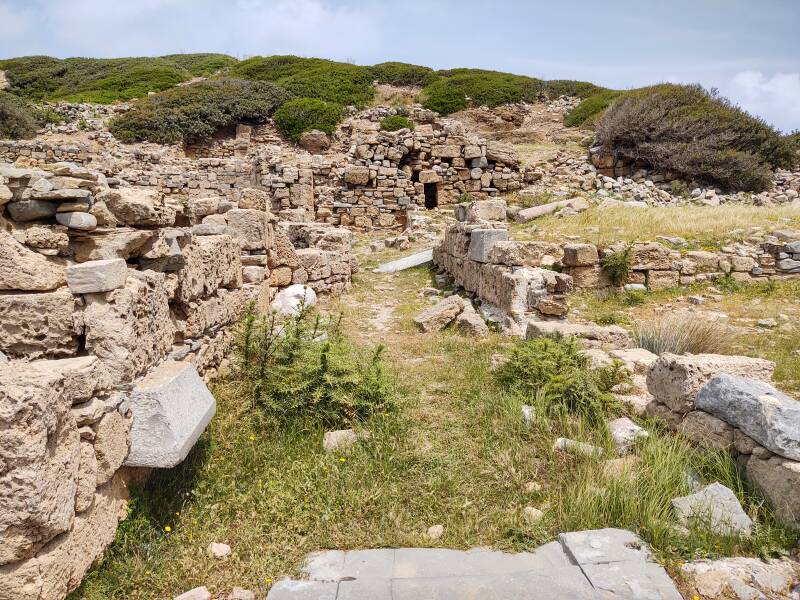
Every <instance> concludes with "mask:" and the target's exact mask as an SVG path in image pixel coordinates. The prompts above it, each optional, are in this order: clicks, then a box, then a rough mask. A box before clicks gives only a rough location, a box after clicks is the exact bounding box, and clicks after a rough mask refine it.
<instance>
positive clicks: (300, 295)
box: [271, 284, 317, 316]
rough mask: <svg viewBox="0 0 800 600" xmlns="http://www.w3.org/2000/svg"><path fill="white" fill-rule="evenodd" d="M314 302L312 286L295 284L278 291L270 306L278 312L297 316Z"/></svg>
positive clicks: (315, 296) (315, 295)
mask: <svg viewBox="0 0 800 600" xmlns="http://www.w3.org/2000/svg"><path fill="white" fill-rule="evenodd" d="M316 303H317V294H316V293H315V292H314V290H313V289H312V288H310V287H308V286H305V285H302V284H295V285H290V286H289V287H287V288H286V289H284V290H281V291H280V292H278V293H277V294H276V295H275V299H274V300H273V301H272V305H271V307H272V310H274V311H276V312H277V313H278V314H281V315H288V316H297V315H299V314H300V312H301V311H302V310H304V309H306V308H309V307H311V306H314V305H315V304H316Z"/></svg>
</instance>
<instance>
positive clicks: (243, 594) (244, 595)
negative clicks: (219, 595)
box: [228, 587, 256, 600]
mask: <svg viewBox="0 0 800 600" xmlns="http://www.w3.org/2000/svg"><path fill="white" fill-rule="evenodd" d="M228 600H256V595H255V593H254V592H251V591H250V590H246V589H244V588H240V587H235V588H233V591H231V595H230V596H228Z"/></svg>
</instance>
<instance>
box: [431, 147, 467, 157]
mask: <svg viewBox="0 0 800 600" xmlns="http://www.w3.org/2000/svg"><path fill="white" fill-rule="evenodd" d="M431 156H433V157H434V158H458V157H460V156H461V147H460V146H458V145H456V144H439V145H437V146H433V147H431Z"/></svg>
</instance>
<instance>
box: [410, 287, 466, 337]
mask: <svg viewBox="0 0 800 600" xmlns="http://www.w3.org/2000/svg"><path fill="white" fill-rule="evenodd" d="M463 310H464V300H463V299H461V297H459V296H448V297H447V298H444V299H443V300H440V301H439V302H438V303H437V304H436V305H435V306H432V307H431V308H429V309H427V310H424V311H422V312H421V313H420V314H418V315H417V316H416V317H414V323H415V324H416V326H417V327H419V328H420V330H422V331H424V332H425V333H429V332H432V331H439V330H441V329H444V328H445V327H447V326H448V325H449V324H450V323H451V322H452V321H453V320H454V319H455V318H456V317H457V316H458V315H459V314H461V311H463Z"/></svg>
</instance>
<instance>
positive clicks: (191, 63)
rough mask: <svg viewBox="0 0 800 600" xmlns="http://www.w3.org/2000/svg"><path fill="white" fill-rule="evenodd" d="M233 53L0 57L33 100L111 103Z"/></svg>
mask: <svg viewBox="0 0 800 600" xmlns="http://www.w3.org/2000/svg"><path fill="white" fill-rule="evenodd" d="M230 61H235V59H233V58H232V57H224V55H209V54H183V55H172V56H170V57H161V58H67V59H63V60H61V59H57V58H51V57H49V56H26V57H21V58H12V59H8V60H3V61H0V69H2V70H4V71H5V72H6V75H7V76H8V79H9V81H10V82H11V89H12V90H13V91H14V92H15V93H17V94H19V95H21V96H24V97H26V98H30V99H34V100H66V101H71V102H99V103H110V102H115V101H117V100H130V99H133V98H139V97H142V96H146V95H147V93H148V92H160V91H162V90H166V89H168V88H171V87H173V86H175V85H176V84H178V83H180V82H182V81H186V80H187V79H189V78H191V77H192V76H193V75H204V74H208V73H210V72H212V71H213V70H216V68H215V67H216V66H219V65H221V64H230Z"/></svg>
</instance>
